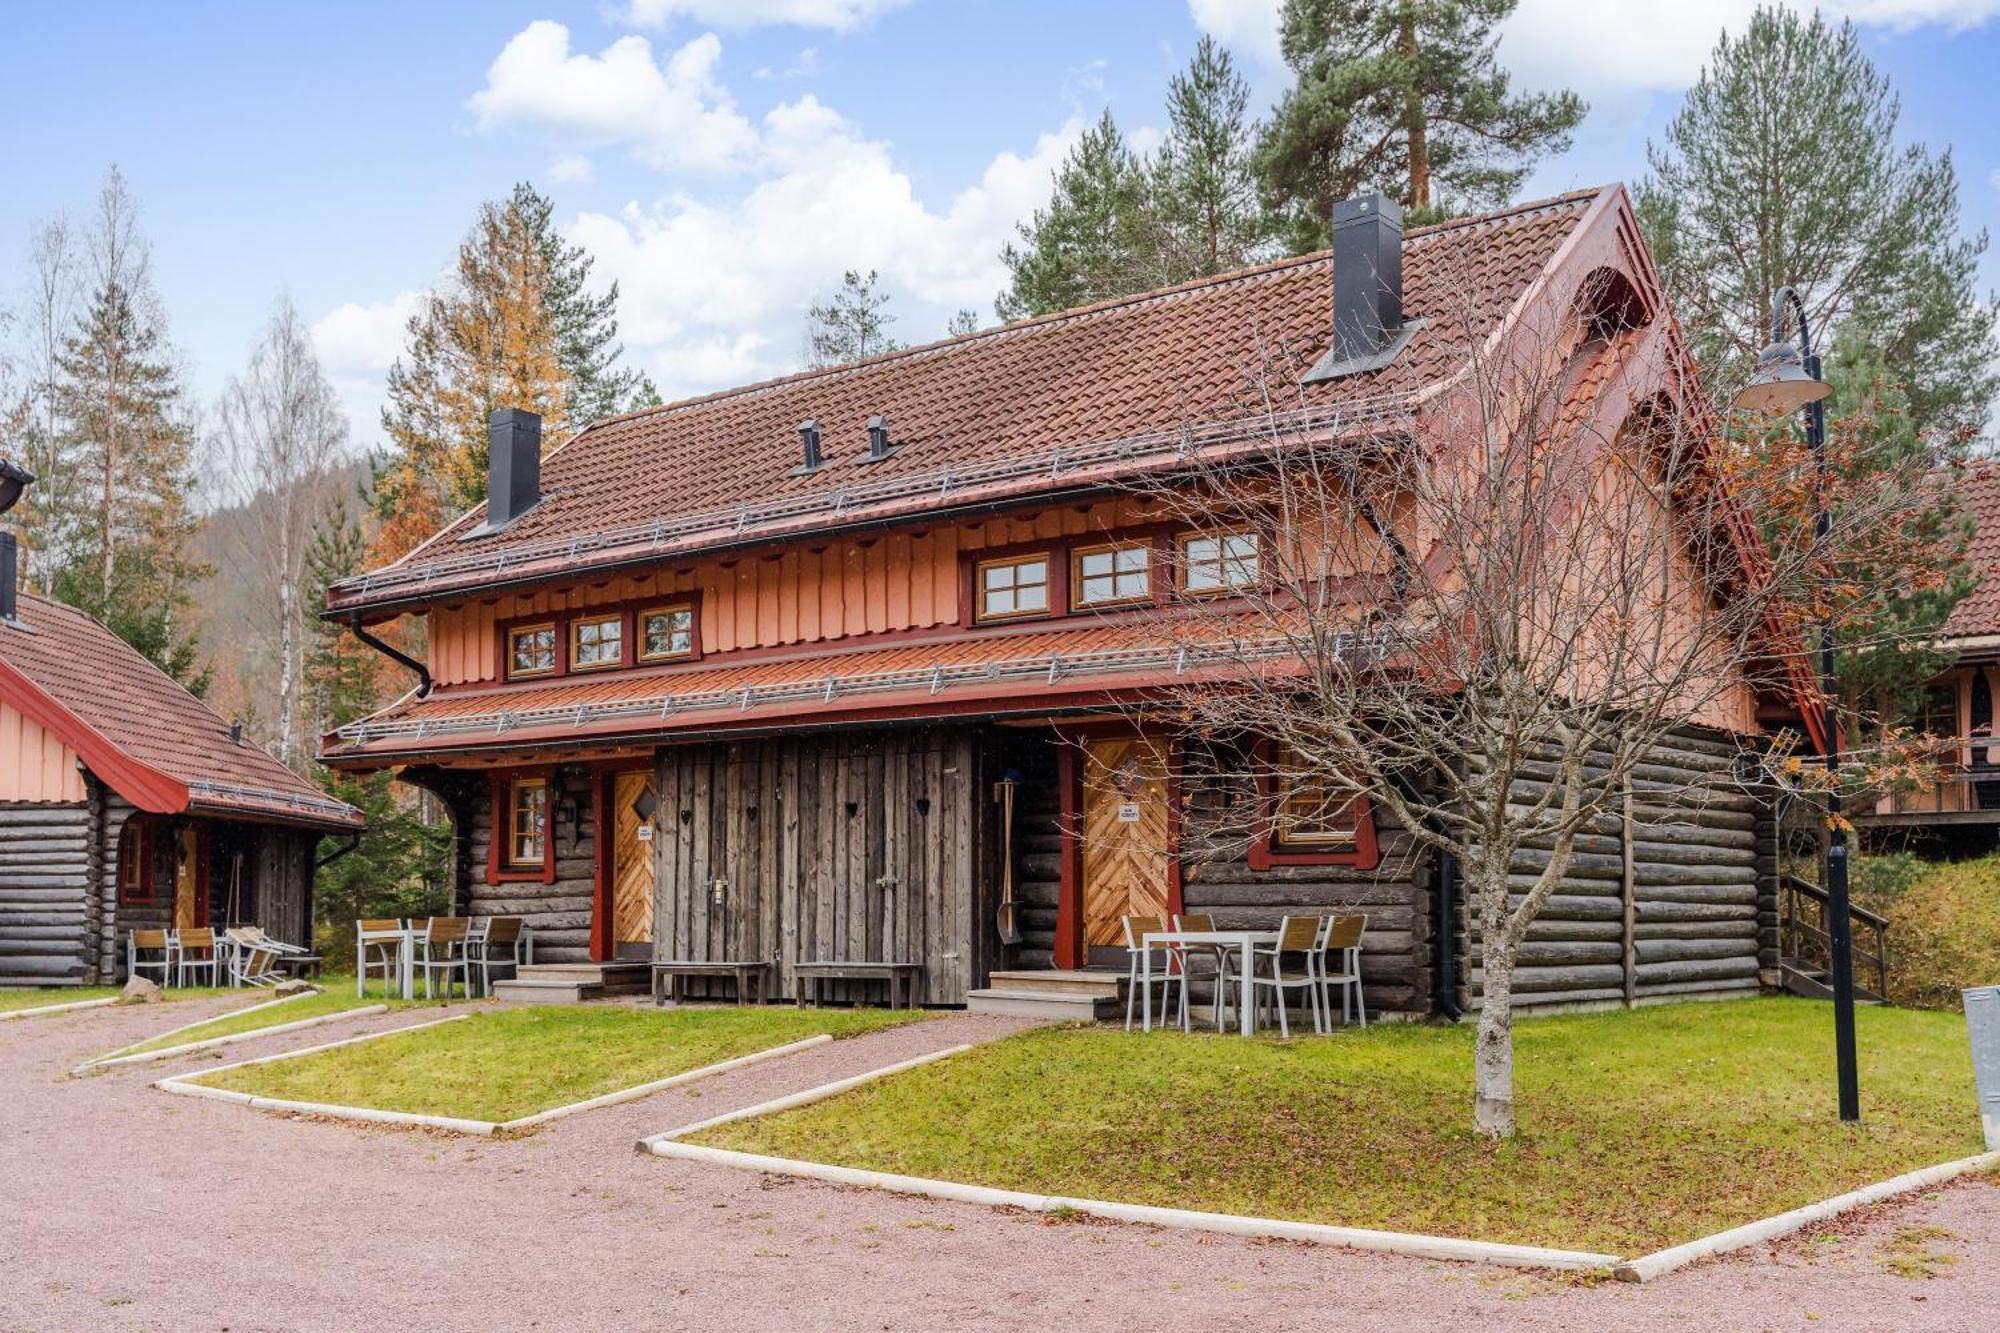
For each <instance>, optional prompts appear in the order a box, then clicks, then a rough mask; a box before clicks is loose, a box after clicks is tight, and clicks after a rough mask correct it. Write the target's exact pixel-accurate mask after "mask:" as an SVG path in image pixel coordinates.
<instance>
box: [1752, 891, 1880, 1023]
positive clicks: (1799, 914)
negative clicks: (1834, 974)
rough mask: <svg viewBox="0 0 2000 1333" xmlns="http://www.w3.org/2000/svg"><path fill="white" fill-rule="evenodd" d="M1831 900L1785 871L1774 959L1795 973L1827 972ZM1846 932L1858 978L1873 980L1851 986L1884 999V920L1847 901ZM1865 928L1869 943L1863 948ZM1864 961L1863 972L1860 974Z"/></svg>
mask: <svg viewBox="0 0 2000 1333" xmlns="http://www.w3.org/2000/svg"><path fill="white" fill-rule="evenodd" d="M1831 911H1832V901H1831V899H1830V898H1829V896H1828V894H1827V891H1826V890H1825V889H1823V888H1821V887H1820V886H1819V885H1817V884H1815V883H1813V882H1812V881H1811V880H1807V879H1800V878H1799V877H1798V876H1797V875H1785V876H1783V877H1782V878H1781V879H1780V880H1779V907H1778V958H1779V961H1780V962H1781V963H1783V964H1784V965H1785V966H1787V967H1790V968H1792V969H1793V970H1795V971H1799V972H1807V973H1811V972H1819V973H1822V974H1824V973H1826V972H1828V971H1829V970H1830V969H1831V966H1832V962H1833V935H1832V932H1831V931H1829V930H1828V928H1827V927H1828V923H1829V914H1830V913H1831ZM1847 920H1848V934H1849V938H1850V939H1851V940H1852V941H1853V945H1852V949H1851V954H1852V957H1853V959H1854V970H1855V975H1856V976H1857V977H1860V976H1863V975H1866V976H1869V977H1871V978H1872V980H1873V983H1874V984H1873V986H1872V988H1871V987H1864V986H1863V985H1862V983H1861V982H1860V981H1858V980H1857V981H1856V982H1855V986H1854V989H1855V990H1856V992H1857V993H1859V994H1861V995H1862V996H1863V997H1864V998H1866V999H1873V1000H1886V999H1887V998H1888V997H1889V922H1888V919H1887V918H1886V917H1882V916H1878V915H1877V914H1875V913H1874V912H1871V911H1869V910H1868V909H1867V908H1865V907H1856V906H1854V905H1853V904H1851V903H1850V904H1849V905H1848V909H1847ZM1864 932H1865V934H1866V936H1867V938H1868V940H1869V942H1870V944H1871V945H1872V947H1871V948H1864V947H1863V946H1862V938H1863V935H1864ZM1863 965H1866V968H1867V972H1866V973H1864V972H1863V970H1862V969H1863Z"/></svg>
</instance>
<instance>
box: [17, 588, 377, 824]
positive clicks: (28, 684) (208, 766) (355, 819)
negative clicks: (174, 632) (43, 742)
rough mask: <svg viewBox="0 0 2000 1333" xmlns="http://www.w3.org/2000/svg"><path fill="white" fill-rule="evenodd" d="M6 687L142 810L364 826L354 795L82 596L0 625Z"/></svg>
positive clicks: (39, 606) (24, 605) (41, 605)
mask: <svg viewBox="0 0 2000 1333" xmlns="http://www.w3.org/2000/svg"><path fill="white" fill-rule="evenodd" d="M0 698H4V699H5V700H6V701H7V702H8V703H10V704H12V705H13V706H14V707H16V708H18V709H20V710H21V712H23V713H24V714H26V715H28V716H30V717H32V718H34V719H35V720H36V721H37V722H39V723H41V724H42V725H43V726H44V727H47V728H48V729H49V730H50V731H52V732H54V733H55V734H56V735H57V736H59V737H60V738H61V739H62V741H63V743H64V744H66V745H68V746H69V748H70V749H72V750H74V751H76V753H77V754H78V756H79V757H80V758H82V760H83V762H84V763H85V765H86V766H87V767H89V769H90V770H91V772H92V773H94V774H96V775H97V777H98V778H100V779H101V780H103V781H104V782H105V783H107V784H108V785H109V786H110V787H111V788H112V790H114V791H116V792H117V793H118V794H119V795H121V796H123V797H125V799H127V800H129V801H131V802H132V803H133V804H134V805H136V806H138V807H139V808H140V809H142V810H148V811H151V812H153V813H156V814H177V813H180V812H181V811H186V810H192V811H195V812H197V813H212V814H225V815H234V816H238V817H242V818H249V819H267V820H272V821H276V822H283V823H292V824H303V825H307V826H310V827H317V828H327V829H353V828H359V827H360V826H361V814H360V812H359V811H357V810H355V809H354V808H353V807H352V806H349V805H346V804H343V803H342V802H339V801H335V800H332V799H330V798H329V797H327V796H326V795H325V793H323V792H321V791H320V790H319V788H317V787H315V786H313V784H312V783H310V782H308V781H306V780H305V779H304V778H302V777H300V776H299V775H298V774H296V773H294V772H292V771H291V770H290V769H289V768H286V767H285V766H284V765H283V764H281V763H279V762H278V761H277V760H276V759H273V758H272V757H271V756H270V755H268V754H266V753H265V752H264V751H263V750H262V749H260V748H259V747H258V746H256V745H254V744H250V743H247V742H246V743H243V744H237V743H235V742H233V741H231V740H230V739H229V724H228V723H226V722H224V721H223V720H222V718H221V717H220V716H219V715H218V714H217V713H216V712H215V711H214V710H213V709H211V708H210V707H209V706H208V705H207V704H204V703H203V702H201V700H199V699H197V698H195V697H194V696H193V695H192V694H189V693H188V692H187V691H186V690H185V689H183V688H181V686H180V685H179V684H178V683H176V682H175V681H174V680H173V679H172V678H171V677H169V676H168V675H167V674H166V673H165V672H163V671H161V670H160V669H159V668H158V667H156V666H154V665H153V664H152V663H151V662H150V661H148V660H147V659H146V658H145V657H144V656H142V655H141V654H140V653H139V652H137V651H136V650H135V649H133V648H132V647H131V646H130V645H128V644H127V643H125V641H124V640H122V639H120V638H119V637H118V636H117V635H115V634H113V633H112V632H111V631H110V630H108V629H106V628H105V627H104V626H103V625H101V624H99V623H98V622H97V621H95V620H93V619H91V618H90V617H89V616H87V615H85V614H84V613H83V612H81V611H79V610H77V609H76V608H74V607H71V606H66V605H64V604H63V603H61V602H53V601H49V600H48V599H46V598H42V597H30V596H25V595H24V596H23V597H22V598H21V599H20V621H19V624H18V625H8V626H4V627H0Z"/></svg>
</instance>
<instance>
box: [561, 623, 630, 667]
mask: <svg viewBox="0 0 2000 1333" xmlns="http://www.w3.org/2000/svg"><path fill="white" fill-rule="evenodd" d="M569 638H570V643H569V669H570V670H571V671H597V670H601V669H603V668H604V667H615V666H623V665H625V617H624V616H622V615H609V616H586V617H582V618H579V619H577V620H573V621H571V622H570V627H569Z"/></svg>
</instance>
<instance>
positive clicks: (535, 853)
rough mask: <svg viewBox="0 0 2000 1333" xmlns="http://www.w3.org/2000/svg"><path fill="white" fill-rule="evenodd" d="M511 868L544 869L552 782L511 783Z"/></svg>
mask: <svg viewBox="0 0 2000 1333" xmlns="http://www.w3.org/2000/svg"><path fill="white" fill-rule="evenodd" d="M506 832H507V843H506V846H507V856H506V861H507V867H508V869H510V870H528V869H534V870H540V869H541V868H542V862H543V861H544V860H545V859H546V857H547V855H548V836H549V780H548V779H547V778H515V779H514V780H513V781H511V782H509V783H508V784H507V830H506Z"/></svg>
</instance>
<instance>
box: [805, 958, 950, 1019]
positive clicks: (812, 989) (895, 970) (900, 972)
mask: <svg viewBox="0 0 2000 1333" xmlns="http://www.w3.org/2000/svg"><path fill="white" fill-rule="evenodd" d="M792 975H793V976H795V977H796V978H797V979H798V1002H799V1006H800V1007H801V1008H804V1007H805V1005H806V1003H807V998H806V997H807V996H808V994H810V995H811V997H812V998H811V1003H812V1005H813V1007H814V1008H817V1007H818V1006H819V990H820V983H821V982H822V981H886V982H888V983H889V1007H890V1008H891V1009H894V1008H897V1007H898V1006H897V1004H896V989H897V986H898V984H899V983H900V985H901V987H902V990H903V1004H902V1006H901V1007H902V1008H905V1009H914V1008H916V1005H917V983H918V982H919V981H921V980H922V979H923V975H924V965H923V964H922V963H867V962H862V963H798V964H795V965H794V966H793V968H792Z"/></svg>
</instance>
